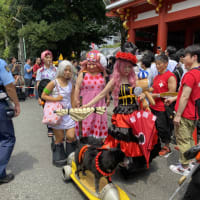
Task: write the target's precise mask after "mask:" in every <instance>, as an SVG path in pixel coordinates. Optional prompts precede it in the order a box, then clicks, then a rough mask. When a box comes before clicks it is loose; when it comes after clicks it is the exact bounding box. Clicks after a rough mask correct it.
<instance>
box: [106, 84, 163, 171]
mask: <svg viewBox="0 0 200 200" xmlns="http://www.w3.org/2000/svg"><path fill="white" fill-rule="evenodd" d="M133 91H134V88H132V87H130V85H129V84H122V85H121V87H120V93H119V101H118V106H117V107H115V108H114V110H113V112H114V114H113V116H112V120H111V121H112V126H111V128H109V130H108V137H107V138H106V140H105V142H104V144H105V145H106V146H109V147H113V148H114V147H116V146H117V145H118V143H120V148H121V150H122V151H123V152H124V153H125V155H126V157H127V158H128V160H129V163H130V165H129V167H128V168H130V170H135V169H137V168H141V167H144V165H145V164H147V167H148V164H149V162H150V161H151V160H152V159H153V158H154V157H155V156H157V155H158V152H159V150H160V144H158V136H157V131H156V128H155V119H156V118H155V116H154V115H153V114H152V113H151V112H150V111H143V110H138V105H137V103H136V97H135V96H134V95H133ZM131 163H132V164H131Z"/></svg>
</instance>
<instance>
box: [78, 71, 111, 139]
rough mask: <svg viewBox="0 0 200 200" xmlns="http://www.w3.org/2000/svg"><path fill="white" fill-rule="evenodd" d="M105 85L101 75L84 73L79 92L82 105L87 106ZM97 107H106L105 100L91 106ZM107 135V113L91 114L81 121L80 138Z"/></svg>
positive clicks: (104, 136)
mask: <svg viewBox="0 0 200 200" xmlns="http://www.w3.org/2000/svg"><path fill="white" fill-rule="evenodd" d="M84 73H85V72H84ZM105 85H106V84H105V80H104V77H103V76H102V74H101V73H99V74H97V75H95V76H92V75H91V74H89V73H87V72H86V73H85V76H84V78H83V81H82V87H81V91H80V96H82V105H84V104H87V103H88V102H90V101H91V100H92V99H93V98H94V97H96V96H97V95H98V94H99V93H100V92H101V91H102V90H103V89H104V88H105ZM99 106H106V103H105V98H104V99H102V100H100V101H99V102H97V103H96V104H95V105H93V107H99ZM107 135H108V125H107V112H105V113H104V114H103V115H99V114H96V113H93V114H91V115H89V116H88V117H87V118H86V119H84V120H83V121H82V137H90V136H91V137H94V138H106V137H107ZM76 136H77V137H79V125H78V123H76Z"/></svg>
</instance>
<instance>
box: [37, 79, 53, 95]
mask: <svg viewBox="0 0 200 200" xmlns="http://www.w3.org/2000/svg"><path fill="white" fill-rule="evenodd" d="M50 81H51V80H49V79H42V80H41V81H40V83H39V85H38V96H39V97H40V98H41V96H42V92H43V90H44V88H45V87H46V86H47V84H48V83H49V82H50Z"/></svg>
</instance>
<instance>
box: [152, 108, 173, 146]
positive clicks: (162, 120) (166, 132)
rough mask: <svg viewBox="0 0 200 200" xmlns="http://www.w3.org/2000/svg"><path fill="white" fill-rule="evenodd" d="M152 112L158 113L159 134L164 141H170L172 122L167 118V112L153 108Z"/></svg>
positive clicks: (157, 125) (157, 126)
mask: <svg viewBox="0 0 200 200" xmlns="http://www.w3.org/2000/svg"><path fill="white" fill-rule="evenodd" d="M151 111H152V113H153V114H154V115H156V117H157V118H156V128H157V130H158V136H159V137H160V139H161V141H162V142H163V143H170V141H171V131H170V123H169V119H168V118H167V114H166V112H165V111H164V112H162V111H156V110H153V109H151Z"/></svg>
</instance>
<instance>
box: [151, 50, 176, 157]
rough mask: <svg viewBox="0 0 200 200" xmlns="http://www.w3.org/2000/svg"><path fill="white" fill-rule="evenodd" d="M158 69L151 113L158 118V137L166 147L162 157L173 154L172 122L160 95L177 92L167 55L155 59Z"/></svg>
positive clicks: (154, 81)
mask: <svg viewBox="0 0 200 200" xmlns="http://www.w3.org/2000/svg"><path fill="white" fill-rule="evenodd" d="M155 61H156V68H157V70H158V73H159V74H158V75H157V76H156V77H155V78H154V80H153V85H152V87H153V89H154V90H153V94H152V97H153V98H155V103H156V104H155V105H150V108H151V111H152V113H153V114H154V115H156V116H157V119H156V128H157V130H158V136H159V137H160V139H161V142H162V143H164V144H165V145H164V146H163V147H162V149H161V151H160V152H159V155H160V156H164V155H166V154H168V153H170V152H171V149H170V147H169V143H170V140H171V130H170V122H169V119H168V118H167V114H166V110H165V104H164V99H163V98H160V93H163V92H175V91H176V77H175V75H174V74H173V73H172V72H170V71H168V70H167V65H168V57H167V56H166V55H163V54H162V55H159V56H157V57H156V58H155Z"/></svg>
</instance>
